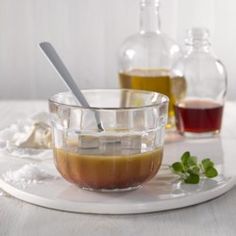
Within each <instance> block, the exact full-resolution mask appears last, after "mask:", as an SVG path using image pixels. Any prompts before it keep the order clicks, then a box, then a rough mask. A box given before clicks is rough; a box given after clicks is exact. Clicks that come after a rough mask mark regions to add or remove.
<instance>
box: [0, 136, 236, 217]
mask: <svg viewBox="0 0 236 236" xmlns="http://www.w3.org/2000/svg"><path fill="white" fill-rule="evenodd" d="M172 141H174V142H172ZM235 143H236V142H235V139H229V140H221V139H220V138H216V139H207V140H181V139H180V140H176V137H169V139H168V140H167V144H166V145H165V156H164V158H165V160H164V163H165V164H168V163H172V162H173V161H176V160H178V158H179V156H180V155H181V153H183V152H184V151H186V150H189V151H191V152H192V154H194V155H196V156H199V158H205V157H209V158H211V159H213V160H214V162H215V163H216V164H217V168H218V170H219V172H220V175H219V176H218V177H217V178H214V179H206V180H203V181H201V183H200V184H197V185H187V184H181V183H180V182H178V181H176V177H175V176H174V175H173V174H171V173H170V171H169V170H168V168H167V166H166V165H163V167H162V169H161V171H160V172H159V173H158V175H157V176H156V177H155V178H154V179H153V180H151V181H150V182H148V183H147V184H145V185H144V186H143V187H142V188H140V189H138V190H134V191H129V192H120V193H100V192H90V191H86V190H82V189H79V188H78V187H77V186H75V185H72V184H70V183H68V182H66V181H65V180H64V179H63V178H61V177H58V178H57V179H51V180H44V181H43V182H42V183H36V184H33V183H31V184H28V185H27V187H26V188H22V187H21V186H17V185H15V184H13V183H10V182H7V181H5V180H4V178H3V177H2V175H3V174H4V173H5V172H7V171H9V170H17V169H19V168H21V167H22V166H23V165H24V164H26V163H30V162H32V161H29V160H23V159H17V158H11V157H6V156H5V157H0V187H1V188H2V189H3V190H5V191H6V192H7V193H9V194H11V195H12V196H14V197H16V198H19V199H21V200H23V201H26V202H29V203H32V204H36V205H39V206H43V207H47V208H52V209H57V210H63V211H70V212H80V213H98V214H134V213H146V212H156V211H163V210H170V209H176V208H181V207H186V206H191V205H194V204H198V203H201V202H204V201H208V200H210V199H213V198H215V197H218V196H220V195H222V194H223V193H225V192H227V191H229V190H230V189H231V188H232V187H233V186H234V185H235V183H236V181H235V177H234V174H235V173H234V168H233V167H234V166H235V160H234V159H235V156H236V153H235V151H234V150H233V147H234V146H233V145H235ZM40 165H42V167H43V168H44V169H45V170H47V171H48V172H50V173H51V174H53V175H58V174H57V172H56V170H55V168H54V166H53V164H52V161H43V162H40Z"/></svg>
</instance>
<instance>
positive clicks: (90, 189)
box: [77, 185, 142, 193]
mask: <svg viewBox="0 0 236 236" xmlns="http://www.w3.org/2000/svg"><path fill="white" fill-rule="evenodd" d="M77 186H78V187H79V188H81V189H83V190H87V191H91V192H102V193H117V192H127V191H134V190H137V189H139V188H141V187H142V185H138V186H134V187H128V188H114V189H106V188H101V189H95V188H88V187H82V186H79V185H77Z"/></svg>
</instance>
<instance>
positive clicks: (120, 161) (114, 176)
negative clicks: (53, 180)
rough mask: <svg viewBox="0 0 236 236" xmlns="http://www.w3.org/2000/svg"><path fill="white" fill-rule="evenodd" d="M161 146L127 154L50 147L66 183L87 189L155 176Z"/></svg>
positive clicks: (117, 186) (127, 184)
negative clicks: (107, 153) (81, 151)
mask: <svg viewBox="0 0 236 236" xmlns="http://www.w3.org/2000/svg"><path fill="white" fill-rule="evenodd" d="M162 156H163V149H162V148H159V149H155V150H153V151H150V152H144V153H139V154H130V155H116V156H113V155H106V154H104V155H88V154H81V153H78V152H70V151H66V150H63V149H54V161H55V164H56V167H57V169H58V171H59V172H60V173H61V175H62V176H63V177H64V178H65V179H66V180H68V181H69V182H72V183H75V184H78V185H79V186H80V187H84V188H91V189H124V188H129V187H136V186H138V185H140V184H142V183H144V182H145V181H147V180H149V179H151V178H152V177H153V176H155V175H156V173H157V171H158V170H159V168H160V165H161V162H162Z"/></svg>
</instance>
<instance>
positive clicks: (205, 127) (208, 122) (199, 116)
mask: <svg viewBox="0 0 236 236" xmlns="http://www.w3.org/2000/svg"><path fill="white" fill-rule="evenodd" d="M222 115H223V106H222V105H221V104H219V103H217V102H214V101H211V100H203V99H201V100H200V99H199V100H198V99H189V100H184V101H182V102H181V103H179V104H176V105H175V119H176V128H177V129H178V130H179V131H180V132H182V133H183V132H193V133H205V132H213V131H219V130H220V129H221V121H222Z"/></svg>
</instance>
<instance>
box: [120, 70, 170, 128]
mask: <svg viewBox="0 0 236 236" xmlns="http://www.w3.org/2000/svg"><path fill="white" fill-rule="evenodd" d="M119 78H120V86H121V88H129V89H141V90H148V91H154V92H159V93H162V94H165V95H167V96H168V97H169V99H170V102H169V112H168V115H169V121H168V125H167V127H168V128H169V127H172V125H173V121H172V120H173V118H174V98H173V96H172V92H171V91H172V88H171V83H172V81H171V77H170V73H169V71H168V70H164V69H162V70H161V69H133V70H131V71H128V72H122V73H120V74H119Z"/></svg>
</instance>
